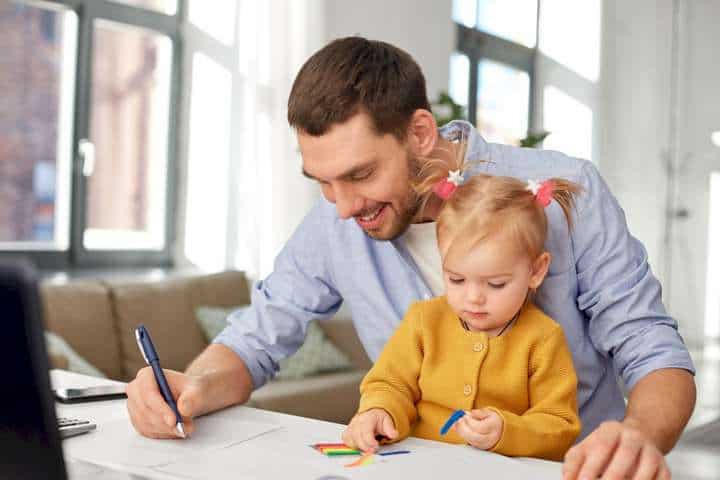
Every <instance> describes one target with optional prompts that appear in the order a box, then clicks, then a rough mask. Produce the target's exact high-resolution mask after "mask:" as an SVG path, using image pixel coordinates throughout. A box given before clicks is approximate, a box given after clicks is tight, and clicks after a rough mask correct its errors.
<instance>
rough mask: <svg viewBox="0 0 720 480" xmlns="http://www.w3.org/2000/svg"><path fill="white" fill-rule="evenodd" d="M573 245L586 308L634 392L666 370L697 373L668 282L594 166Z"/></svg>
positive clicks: (587, 168)
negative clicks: (671, 306) (667, 298)
mask: <svg viewBox="0 0 720 480" xmlns="http://www.w3.org/2000/svg"><path fill="white" fill-rule="evenodd" d="M580 183H581V184H582V185H583V187H584V189H585V190H584V192H583V193H582V194H581V195H580V196H579V197H578V202H577V207H578V208H577V218H576V219H575V224H574V227H573V234H572V241H573V249H574V254H575V259H576V268H577V275H578V307H579V308H580V309H581V310H582V311H584V312H585V314H586V316H587V317H588V319H589V320H588V321H589V326H588V329H589V335H590V339H591V341H592V342H593V345H594V346H595V348H596V349H597V350H598V351H599V352H601V353H602V354H603V355H605V356H608V357H610V358H612V361H613V364H614V366H615V370H616V372H617V373H618V374H619V375H620V377H621V378H622V380H623V383H624V385H625V388H626V389H627V390H630V389H632V387H633V386H634V385H635V384H636V383H637V382H638V381H639V380H640V379H641V378H643V377H644V376H645V375H647V374H649V373H651V372H652V371H654V370H658V369H661V368H682V369H685V370H688V371H689V372H691V373H693V374H694V373H695V370H694V367H693V363H692V360H691V358H690V355H689V353H688V351H687V348H686V347H685V344H684V342H683V340H682V338H681V337H680V334H679V333H678V329H677V322H676V321H675V320H674V319H673V318H672V317H670V316H669V315H668V314H667V312H666V311H665V307H664V305H663V303H662V297H661V286H660V282H659V281H658V280H657V278H655V276H654V275H653V273H652V271H651V269H650V265H649V264H648V257H647V252H646V250H645V248H644V247H643V245H642V244H641V243H640V241H638V240H637V239H636V238H634V237H633V236H632V235H631V234H630V232H629V230H628V227H627V223H626V220H625V214H624V212H623V210H622V209H621V208H620V205H619V204H618V202H617V200H616V199H615V197H614V196H613V195H612V193H611V192H610V190H609V188H608V186H607V185H606V184H605V182H604V180H603V179H602V177H601V176H600V174H599V172H598V171H597V169H596V168H595V166H594V165H592V164H591V163H590V162H585V163H584V164H583V167H582V173H581V176H580Z"/></svg>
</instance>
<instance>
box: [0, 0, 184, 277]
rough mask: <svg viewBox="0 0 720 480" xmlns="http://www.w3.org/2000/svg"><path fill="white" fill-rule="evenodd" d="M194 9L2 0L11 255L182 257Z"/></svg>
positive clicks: (4, 218)
mask: <svg viewBox="0 0 720 480" xmlns="http://www.w3.org/2000/svg"><path fill="white" fill-rule="evenodd" d="M183 7H184V5H183V2H181V1H178V0H132V1H131V0H125V1H113V2H97V1H94V0H73V1H72V2H68V1H51V0H48V1H43V2H38V1H29V0H14V1H10V2H0V32H1V33H0V49H2V51H3V55H2V56H1V57H0V86H2V88H3V89H4V90H5V92H10V94H8V95H3V96H2V100H0V159H1V160H0V205H2V207H1V208H0V257H2V256H15V255H18V254H23V255H27V256H29V257H31V258H32V259H33V260H35V262H36V263H37V264H38V266H40V267H41V268H46V269H55V268H70V267H85V266H102V265H113V266H118V265H128V266H130V265H138V266H159V265H165V264H168V263H170V258H171V257H170V252H171V248H172V238H173V235H171V229H172V228H173V225H174V221H173V214H174V207H175V205H174V202H173V199H174V194H173V193H174V192H173V185H174V178H173V172H174V170H175V169H174V168H173V165H174V162H175V159H174V155H175V150H176V148H175V138H176V124H177V119H176V116H177V111H178V109H177V105H178V103H179V101H178V93H177V92H179V87H178V85H177V83H178V82H177V78H178V77H179V75H178V73H179V70H178V61H177V58H179V56H178V49H177V45H178V38H179V32H180V18H181V15H180V13H179V12H180V11H182V9H183Z"/></svg>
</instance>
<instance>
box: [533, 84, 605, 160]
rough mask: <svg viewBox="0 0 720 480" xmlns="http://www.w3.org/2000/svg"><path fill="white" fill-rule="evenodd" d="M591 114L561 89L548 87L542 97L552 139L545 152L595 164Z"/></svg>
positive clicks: (584, 106) (544, 127)
mask: <svg viewBox="0 0 720 480" xmlns="http://www.w3.org/2000/svg"><path fill="white" fill-rule="evenodd" d="M592 128H593V114H592V110H590V108H589V107H588V106H586V105H583V104H582V103H580V102H578V101H577V100H575V99H574V98H572V97H571V96H569V95H567V94H566V93H564V92H562V91H560V90H559V89H558V88H555V87H553V86H549V87H546V88H545V92H544V94H543V129H544V130H546V131H548V132H550V135H549V136H548V137H547V138H546V139H545V141H544V142H543V148H545V149H546V150H557V151H560V152H563V153H566V154H568V155H571V156H574V157H579V158H584V159H587V160H592V158H591V157H592Z"/></svg>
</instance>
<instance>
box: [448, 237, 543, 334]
mask: <svg viewBox="0 0 720 480" xmlns="http://www.w3.org/2000/svg"><path fill="white" fill-rule="evenodd" d="M439 246H440V254H441V256H442V258H443V277H444V280H445V293H446V296H447V301H448V303H449V304H450V307H452V309H453V310H454V311H455V312H456V313H457V314H458V316H459V317H460V318H461V319H462V320H464V321H465V323H467V325H468V327H469V328H470V329H471V330H473V331H484V332H486V333H487V334H488V335H490V336H494V335H497V334H498V333H499V332H500V330H502V328H503V327H504V326H505V325H506V324H507V323H508V322H509V321H510V320H511V319H512V318H513V317H514V316H515V314H516V313H517V312H518V311H519V310H520V308H521V307H522V306H523V303H524V302H525V298H526V297H527V294H528V290H530V289H535V288H537V287H538V286H540V284H541V283H542V281H543V279H544V278H545V275H546V274H547V270H548V267H549V266H550V254H549V253H547V252H544V253H542V254H541V255H540V256H539V257H538V258H536V259H530V258H529V257H528V256H527V255H518V249H517V248H513V247H514V245H513V241H512V239H510V238H508V236H507V235H504V234H498V235H495V236H492V237H489V238H488V239H487V240H485V241H483V242H482V243H480V244H479V245H477V246H476V247H474V248H473V249H471V250H470V251H468V252H467V253H466V254H465V255H455V256H456V257H460V258H455V259H453V260H452V261H448V259H446V253H447V249H448V247H449V245H447V244H444V242H443V241H442V239H440V241H439Z"/></svg>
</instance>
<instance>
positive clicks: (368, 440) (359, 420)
mask: <svg viewBox="0 0 720 480" xmlns="http://www.w3.org/2000/svg"><path fill="white" fill-rule="evenodd" d="M376 436H383V437H387V438H389V439H390V440H394V439H395V438H397V436H398V432H397V430H395V423H394V422H393V419H392V417H391V416H390V414H389V413H388V412H386V411H385V410H383V409H382V408H372V409H370V410H368V411H367V412H363V413H359V414H357V415H355V416H354V417H353V419H352V420H351V421H350V425H348V427H347V428H346V429H345V431H344V432H343V434H342V439H343V442H345V445H347V446H348V447H352V448H358V449H360V450H362V451H363V452H364V453H374V452H375V451H376V450H377V448H378V447H379V443H378V441H377V439H376V438H375V437H376Z"/></svg>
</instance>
